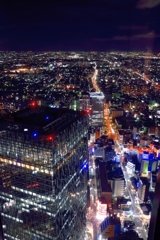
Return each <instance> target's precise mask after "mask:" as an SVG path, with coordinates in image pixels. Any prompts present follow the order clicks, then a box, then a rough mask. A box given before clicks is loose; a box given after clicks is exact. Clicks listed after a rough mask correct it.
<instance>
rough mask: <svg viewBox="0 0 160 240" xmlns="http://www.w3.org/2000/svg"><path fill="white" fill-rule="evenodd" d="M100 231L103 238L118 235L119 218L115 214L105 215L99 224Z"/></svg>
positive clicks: (119, 231) (119, 228) (119, 229)
mask: <svg viewBox="0 0 160 240" xmlns="http://www.w3.org/2000/svg"><path fill="white" fill-rule="evenodd" d="M100 231H101V234H102V236H103V237H105V238H110V237H114V236H119V235H120V233H121V223H120V218H118V217H117V216H116V215H114V216H112V217H106V218H105V219H104V221H103V222H102V223H101V224H100Z"/></svg>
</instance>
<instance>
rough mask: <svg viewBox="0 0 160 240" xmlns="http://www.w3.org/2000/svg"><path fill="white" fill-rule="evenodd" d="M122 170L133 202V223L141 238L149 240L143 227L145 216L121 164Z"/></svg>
mask: <svg viewBox="0 0 160 240" xmlns="http://www.w3.org/2000/svg"><path fill="white" fill-rule="evenodd" d="M121 168H122V171H123V174H124V178H125V181H126V188H127V191H128V193H129V196H130V199H131V202H132V211H133V215H132V217H133V222H134V223H135V226H136V231H137V232H138V233H139V235H140V237H142V238H143V240H147V233H146V231H145V229H144V227H143V214H142V213H141V211H140V206H139V204H135V195H134V194H133V193H132V191H131V186H130V177H129V176H128V173H127V171H126V170H125V169H124V167H123V166H122V164H121Z"/></svg>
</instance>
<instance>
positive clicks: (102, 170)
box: [98, 162, 112, 192]
mask: <svg viewBox="0 0 160 240" xmlns="http://www.w3.org/2000/svg"><path fill="white" fill-rule="evenodd" d="M98 166H99V177H100V181H101V190H102V192H112V189H111V186H110V184H109V183H108V178H107V173H106V163H105V162H99V163H98Z"/></svg>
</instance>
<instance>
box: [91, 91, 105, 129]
mask: <svg viewBox="0 0 160 240" xmlns="http://www.w3.org/2000/svg"><path fill="white" fill-rule="evenodd" d="M90 98H91V105H92V114H91V116H92V123H91V125H92V126H95V127H101V126H103V124H104V95H103V93H102V92H91V93H90Z"/></svg>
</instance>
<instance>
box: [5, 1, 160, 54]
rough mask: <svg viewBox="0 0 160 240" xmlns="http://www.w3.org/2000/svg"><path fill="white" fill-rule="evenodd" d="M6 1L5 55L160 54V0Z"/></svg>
mask: <svg viewBox="0 0 160 240" xmlns="http://www.w3.org/2000/svg"><path fill="white" fill-rule="evenodd" d="M4 2H5V3H4V4H1V5H0V50H7V51H11V50H15V51H27V50H32V51H93V50H95V51H112V50H113V51H152V52H155V51H159V52H160V0H92V1H91V0H86V1H84V0H75V2H73V1H70V0H67V1H65V0H58V1H54V0H52V1H49V0H45V1H38V0H32V1H26V0H22V1H20V3H16V2H15V1H13V0H12V1H7V0H6V1H4Z"/></svg>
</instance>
